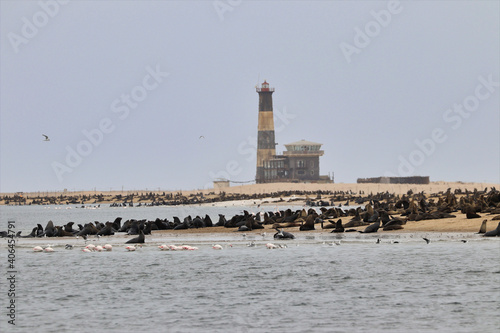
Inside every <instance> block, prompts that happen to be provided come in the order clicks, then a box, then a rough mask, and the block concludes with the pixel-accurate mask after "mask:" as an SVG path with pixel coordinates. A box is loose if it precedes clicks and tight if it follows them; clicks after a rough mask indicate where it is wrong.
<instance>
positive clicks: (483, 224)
mask: <svg viewBox="0 0 500 333" xmlns="http://www.w3.org/2000/svg"><path fill="white" fill-rule="evenodd" d="M487 222H488V220H484V221H483V223H481V228H479V232H478V234H484V233H485V232H486V223H487Z"/></svg>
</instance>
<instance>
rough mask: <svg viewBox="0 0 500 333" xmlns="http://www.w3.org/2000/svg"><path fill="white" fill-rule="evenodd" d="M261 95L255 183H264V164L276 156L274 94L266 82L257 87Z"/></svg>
mask: <svg viewBox="0 0 500 333" xmlns="http://www.w3.org/2000/svg"><path fill="white" fill-rule="evenodd" d="M256 89H257V93H258V94H259V126H258V133H257V175H256V177H255V182H256V183H257V184H258V183H264V182H265V177H264V162H265V161H268V160H270V159H272V158H273V157H274V156H275V155H276V142H275V139H274V119H273V92H274V88H269V83H267V82H266V81H264V83H262V85H261V87H260V88H259V87H256Z"/></svg>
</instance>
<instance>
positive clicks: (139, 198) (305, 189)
mask: <svg viewBox="0 0 500 333" xmlns="http://www.w3.org/2000/svg"><path fill="white" fill-rule="evenodd" d="M492 187H495V188H497V187H500V184H495V183H464V182H442V181H436V182H431V183H429V184H425V185H422V184H377V183H363V184H358V183H331V184H317V183H268V184H251V185H239V186H230V187H225V188H220V189H204V190H189V191H183V190H177V191H162V190H160V191H157V190H156V191H155V190H127V191H37V192H16V193H0V205H6V204H14V205H16V204H21V205H22V204H30V203H31V204H41V205H43V204H111V203H123V202H129V201H133V202H134V203H135V204H138V203H142V204H146V203H151V202H153V201H154V200H166V201H171V202H172V201H175V200H176V199H179V198H182V200H184V202H183V203H181V204H186V201H192V202H190V203H193V204H197V203H215V202H224V201H235V200H239V197H245V196H250V197H251V198H243V199H248V200H255V199H264V198H279V197H281V196H283V193H286V192H290V195H289V196H288V197H291V196H292V195H293V193H292V192H297V193H303V195H301V194H297V196H300V197H302V199H304V200H306V199H307V197H308V196H309V195H310V196H311V197H310V198H311V199H314V198H315V197H316V193H317V192H318V191H320V192H323V193H325V194H324V195H326V196H328V195H331V194H328V193H339V192H340V193H345V194H346V195H351V196H356V195H365V196H366V195H369V194H370V193H373V194H375V193H385V192H388V193H391V194H395V195H404V194H406V193H408V191H412V192H413V193H421V192H423V193H424V194H426V195H427V196H429V195H432V194H438V193H440V192H445V191H446V190H447V189H448V188H451V190H452V191H454V190H460V191H463V192H465V191H469V192H472V191H474V190H475V189H477V190H484V189H485V188H488V189H489V188H492ZM222 194H223V195H222ZM7 198H10V199H7ZM14 198H15V199H14ZM152 198H153V199H154V200H153V199H152ZM224 199H227V200H224ZM336 204H338V203H336Z"/></svg>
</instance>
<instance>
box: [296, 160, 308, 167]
mask: <svg viewBox="0 0 500 333" xmlns="http://www.w3.org/2000/svg"><path fill="white" fill-rule="evenodd" d="M305 166H306V165H305V163H304V161H303V160H298V161H297V168H304V167H305Z"/></svg>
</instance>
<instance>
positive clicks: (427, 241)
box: [423, 237, 431, 244]
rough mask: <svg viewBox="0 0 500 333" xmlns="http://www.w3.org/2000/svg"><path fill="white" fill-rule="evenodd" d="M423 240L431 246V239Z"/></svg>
mask: <svg viewBox="0 0 500 333" xmlns="http://www.w3.org/2000/svg"><path fill="white" fill-rule="evenodd" d="M423 240H424V241H425V242H426V243H427V244H429V243H430V242H431V241H430V239H428V238H425V237H424V238H423Z"/></svg>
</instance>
